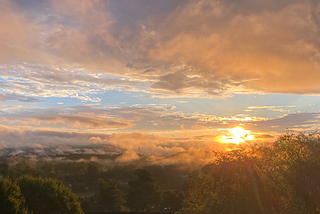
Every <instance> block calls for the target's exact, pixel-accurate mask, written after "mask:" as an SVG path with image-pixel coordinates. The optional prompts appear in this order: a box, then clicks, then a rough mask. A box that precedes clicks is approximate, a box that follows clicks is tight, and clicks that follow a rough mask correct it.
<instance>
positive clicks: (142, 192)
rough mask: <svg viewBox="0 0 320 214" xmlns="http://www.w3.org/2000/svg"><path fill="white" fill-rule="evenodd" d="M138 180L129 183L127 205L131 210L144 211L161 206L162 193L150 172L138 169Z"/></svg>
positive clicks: (136, 173)
mask: <svg viewBox="0 0 320 214" xmlns="http://www.w3.org/2000/svg"><path fill="white" fill-rule="evenodd" d="M134 174H135V175H136V177H137V178H135V179H133V180H130V181H129V190H128V199H127V204H128V206H129V207H130V209H131V210H134V211H143V210H145V209H146V208H147V207H148V206H149V207H151V206H157V205H159V204H160V193H159V191H158V188H157V187H156V185H155V181H154V179H152V178H151V175H150V173H149V172H148V171H146V170H143V169H137V170H136V171H135V173H134Z"/></svg>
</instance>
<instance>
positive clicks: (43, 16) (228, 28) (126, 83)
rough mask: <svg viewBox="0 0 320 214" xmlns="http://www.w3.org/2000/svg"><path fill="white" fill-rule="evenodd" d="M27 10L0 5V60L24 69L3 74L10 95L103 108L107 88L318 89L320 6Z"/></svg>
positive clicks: (95, 4)
mask: <svg viewBox="0 0 320 214" xmlns="http://www.w3.org/2000/svg"><path fill="white" fill-rule="evenodd" d="M29 4H31V5H32V6H28V4H25V3H23V2H21V1H17V3H15V2H13V1H10V2H9V1H6V0H5V1H2V2H1V11H0V12H1V13H0V14H1V17H0V18H1V20H5V21H3V22H2V23H1V25H0V31H1V32H2V33H1V34H0V38H1V42H0V47H1V51H0V56H1V60H2V61H3V62H12V61H15V62H17V61H20V62H21V61H22V62H25V63H29V64H26V65H25V66H24V67H23V66H22V65H21V63H18V64H11V65H12V67H14V69H13V72H9V71H8V70H7V69H6V68H4V70H2V75H3V74H5V76H6V77H7V78H6V80H7V81H6V82H4V83H3V84H2V86H1V88H2V89H3V90H6V91H7V92H9V93H16V94H19V95H22V94H27V95H28V96H39V97H52V96H54V97H74V98H78V99H82V100H87V101H92V102H99V101H100V98H99V97H98V96H95V95H96V94H99V93H102V92H103V91H105V90H112V89H115V90H128V91H132V90H134V91H140V92H144V93H146V94H145V96H149V97H225V96H232V94H235V93H239V94H243V93H258V92H263V93H291V94H319V91H320V88H319V84H318V82H317V80H318V79H319V77H320V76H319V72H317V71H318V70H319V60H320V58H319V57H320V55H319V50H318V47H319V45H320V41H319V39H318V38H319V36H318V34H319V29H320V24H319V23H320V21H319V20H320V18H319V15H318V14H319V11H320V9H319V8H320V4H319V2H317V1H311V0H310V1H302V0H284V1H281V2H279V1H275V0H271V1H268V2H265V1H260V0H259V1H253V0H246V1H244V0H243V1H242V0H241V1H233V0H226V1H219V0H213V1H208V0H192V1H187V2H186V1H167V0H166V1H161V3H158V2H157V1H151V2H149V3H147V4H146V3H145V2H143V1H141V0H133V1H131V2H130V3H126V4H124V3H123V2H122V1H99V0H98V1H74V0H68V1H56V0H51V1H49V2H47V1H45V2H42V3H39V2H37V1H30V3H29ZM35 8H36V9H35ZM129 8H130V9H129ZM8 23H10V24H8ZM31 64H32V65H31ZM52 65H53V66H55V67H54V68H50V69H49V68H48V66H49V67H50V66H52ZM56 65H59V66H56ZM46 66H47V68H45V67H46ZM57 67H59V68H60V70H59V69H57ZM31 68H32V69H31ZM75 68H77V69H78V71H79V70H81V71H85V72H84V73H82V74H81V75H79V73H77V72H75V73H73V72H72V71H75V70H77V69H75ZM41 70H43V72H41ZM16 73H19V74H20V75H19V76H15V74H16ZM96 74H97V76H95V75H96ZM102 74H105V75H106V74H108V75H115V76H117V77H119V78H110V77H109V78H106V77H105V78H103V77H102V76H101V75H102ZM18 77H19V78H18ZM10 78H13V79H10ZM122 78H124V79H122ZM64 84H65V85H67V86H68V88H69V89H68V90H64V89H63V85H64ZM95 84H97V85H98V87H94V85H95ZM99 89H100V90H99Z"/></svg>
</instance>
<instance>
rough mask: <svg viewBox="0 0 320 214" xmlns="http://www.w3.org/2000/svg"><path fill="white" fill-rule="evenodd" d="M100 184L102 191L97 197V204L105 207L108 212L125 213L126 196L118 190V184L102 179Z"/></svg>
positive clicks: (99, 181)
mask: <svg viewBox="0 0 320 214" xmlns="http://www.w3.org/2000/svg"><path fill="white" fill-rule="evenodd" d="M98 184H99V189H100V191H99V193H98V196H97V203H98V204H99V205H102V206H104V207H105V208H106V209H107V211H113V212H120V211H123V203H124V195H123V193H122V192H121V190H119V189H118V186H117V185H118V183H117V182H112V181H105V180H103V179H101V178H100V179H99V180H98Z"/></svg>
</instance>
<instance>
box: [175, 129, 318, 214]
mask: <svg viewBox="0 0 320 214" xmlns="http://www.w3.org/2000/svg"><path fill="white" fill-rule="evenodd" d="M216 155H217V159H216V160H215V161H214V163H212V164H209V165H207V166H205V167H204V168H203V169H202V171H201V172H194V173H192V174H190V175H189V177H188V184H189V191H188V196H187V198H186V199H185V200H184V203H183V208H182V209H181V210H180V212H179V213H180V214H200V213H201V214H206V213H208V214H209V213H268V214H269V213H318V212H320V137H319V135H318V134H317V133H311V134H303V133H300V134H292V133H287V134H285V135H282V136H280V137H279V138H278V140H277V141H276V142H275V143H274V144H273V145H271V146H257V145H255V146H242V147H240V148H239V149H238V150H234V151H230V152H222V153H221V152H220V153H216Z"/></svg>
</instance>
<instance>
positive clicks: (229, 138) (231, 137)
mask: <svg viewBox="0 0 320 214" xmlns="http://www.w3.org/2000/svg"><path fill="white" fill-rule="evenodd" d="M246 140H254V136H253V135H250V131H249V130H244V129H243V128H241V127H235V128H233V129H229V134H228V135H226V136H222V137H221V138H220V139H219V141H220V142H222V143H235V144H239V143H243V142H245V141H246Z"/></svg>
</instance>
